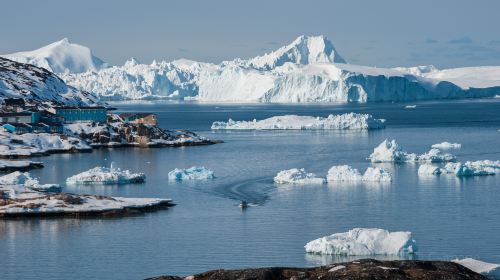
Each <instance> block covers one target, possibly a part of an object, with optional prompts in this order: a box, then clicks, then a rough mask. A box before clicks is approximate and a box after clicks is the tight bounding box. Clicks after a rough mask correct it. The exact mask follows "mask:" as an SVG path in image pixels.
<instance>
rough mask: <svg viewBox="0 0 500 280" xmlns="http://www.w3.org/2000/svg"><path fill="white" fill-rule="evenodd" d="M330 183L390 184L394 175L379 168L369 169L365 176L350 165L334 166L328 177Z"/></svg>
mask: <svg viewBox="0 0 500 280" xmlns="http://www.w3.org/2000/svg"><path fill="white" fill-rule="evenodd" d="M326 179H327V181H328V182H335V181H367V182H390V181H392V175H391V173H389V172H388V171H386V170H385V169H382V168H379V167H368V168H367V169H366V171H365V173H364V174H363V175H361V172H359V170H358V169H356V168H353V167H352V166H349V165H338V166H332V167H331V168H330V169H329V170H328V174H327V176H326Z"/></svg>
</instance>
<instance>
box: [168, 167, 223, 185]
mask: <svg viewBox="0 0 500 280" xmlns="http://www.w3.org/2000/svg"><path fill="white" fill-rule="evenodd" d="M214 178H215V176H214V172H213V171H212V170H209V169H207V168H205V167H203V166H201V167H199V166H193V167H191V168H187V169H180V168H176V169H174V170H172V171H170V172H168V179H169V180H176V181H184V180H209V179H214Z"/></svg>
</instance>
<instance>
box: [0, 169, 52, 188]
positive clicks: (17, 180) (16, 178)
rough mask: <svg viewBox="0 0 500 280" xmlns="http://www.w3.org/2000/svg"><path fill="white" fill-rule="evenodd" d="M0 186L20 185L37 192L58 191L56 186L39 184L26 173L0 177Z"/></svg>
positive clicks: (14, 173) (17, 172)
mask: <svg viewBox="0 0 500 280" xmlns="http://www.w3.org/2000/svg"><path fill="white" fill-rule="evenodd" d="M0 185H21V186H23V187H26V188H29V189H33V190H37V191H51V192H53V191H60V190H61V187H60V186H59V185H58V184H40V182H39V181H38V179H36V178H32V177H31V176H30V174H29V173H28V172H24V173H23V172H19V171H15V172H12V173H10V174H7V175H4V176H1V177H0Z"/></svg>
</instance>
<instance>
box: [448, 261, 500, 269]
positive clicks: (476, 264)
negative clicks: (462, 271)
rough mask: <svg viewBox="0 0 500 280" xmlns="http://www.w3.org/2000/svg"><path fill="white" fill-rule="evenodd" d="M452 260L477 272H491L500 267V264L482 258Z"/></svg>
mask: <svg viewBox="0 0 500 280" xmlns="http://www.w3.org/2000/svg"><path fill="white" fill-rule="evenodd" d="M451 261H452V262H454V263H458V264H460V265H463V266H465V267H467V268H468V269H470V270H472V271H474V272H477V273H489V272H491V271H493V270H495V269H497V268H499V267H500V264H496V263H487V262H483V261H480V260H475V259H473V258H465V259H454V260H451Z"/></svg>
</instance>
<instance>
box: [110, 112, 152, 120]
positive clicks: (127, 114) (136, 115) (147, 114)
mask: <svg viewBox="0 0 500 280" xmlns="http://www.w3.org/2000/svg"><path fill="white" fill-rule="evenodd" d="M151 115H153V116H154V115H155V114H153V113H121V114H120V115H119V116H120V118H130V117H135V118H137V119H140V118H144V117H147V116H151Z"/></svg>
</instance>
